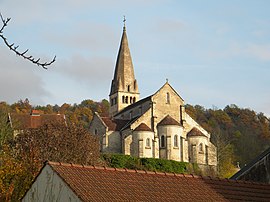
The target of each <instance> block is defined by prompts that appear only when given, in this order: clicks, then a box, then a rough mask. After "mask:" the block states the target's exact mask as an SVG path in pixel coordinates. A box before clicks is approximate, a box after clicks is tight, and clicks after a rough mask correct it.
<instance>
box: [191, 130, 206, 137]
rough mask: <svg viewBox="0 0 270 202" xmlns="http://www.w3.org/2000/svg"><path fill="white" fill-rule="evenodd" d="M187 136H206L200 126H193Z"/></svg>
mask: <svg viewBox="0 0 270 202" xmlns="http://www.w3.org/2000/svg"><path fill="white" fill-rule="evenodd" d="M187 136H188V137H195V136H204V137H206V136H205V135H204V134H203V133H202V132H201V131H200V130H199V129H198V128H192V130H191V131H189V132H188V134H187Z"/></svg>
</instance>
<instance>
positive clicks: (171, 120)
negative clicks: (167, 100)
mask: <svg viewBox="0 0 270 202" xmlns="http://www.w3.org/2000/svg"><path fill="white" fill-rule="evenodd" d="M158 125H159V126H165V125H176V126H179V125H180V123H178V121H176V120H175V119H174V118H172V117H171V116H170V115H167V116H166V117H165V118H164V119H162V120H161V121H160V122H159V123H158Z"/></svg>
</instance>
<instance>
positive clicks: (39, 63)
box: [0, 13, 56, 69]
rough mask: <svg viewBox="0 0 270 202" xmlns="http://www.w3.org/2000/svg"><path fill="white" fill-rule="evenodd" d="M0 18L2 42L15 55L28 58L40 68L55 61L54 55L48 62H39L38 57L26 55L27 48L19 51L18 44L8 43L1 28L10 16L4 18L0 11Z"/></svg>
mask: <svg viewBox="0 0 270 202" xmlns="http://www.w3.org/2000/svg"><path fill="white" fill-rule="evenodd" d="M0 18H1V21H2V23H3V25H2V27H1V28H0V37H1V38H2V39H3V41H4V43H5V44H6V46H7V47H8V48H9V49H10V50H11V51H13V52H15V53H16V55H18V56H20V57H22V58H24V59H26V60H29V61H30V62H32V63H34V64H35V65H38V66H41V67H42V68H44V69H47V67H48V66H49V65H51V64H52V63H54V62H55V60H56V56H54V58H53V59H52V60H51V61H50V62H43V63H42V62H39V61H40V58H38V59H35V58H34V57H33V56H32V55H30V56H27V55H26V53H27V52H28V49H27V50H25V51H24V52H19V51H18V50H17V49H18V48H19V46H14V43H12V44H10V43H9V42H8V40H7V38H6V37H5V36H4V34H3V30H4V29H5V27H6V26H7V25H8V22H9V21H10V19H11V18H6V19H4V18H3V16H2V14H1V13H0Z"/></svg>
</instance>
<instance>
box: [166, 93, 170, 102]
mask: <svg viewBox="0 0 270 202" xmlns="http://www.w3.org/2000/svg"><path fill="white" fill-rule="evenodd" d="M166 103H167V104H170V93H167V94H166Z"/></svg>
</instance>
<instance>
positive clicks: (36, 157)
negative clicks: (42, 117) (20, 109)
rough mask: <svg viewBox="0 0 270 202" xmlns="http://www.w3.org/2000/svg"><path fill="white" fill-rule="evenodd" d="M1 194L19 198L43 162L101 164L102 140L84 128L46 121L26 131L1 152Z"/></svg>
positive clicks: (6, 197) (3, 196) (8, 197)
mask: <svg viewBox="0 0 270 202" xmlns="http://www.w3.org/2000/svg"><path fill="white" fill-rule="evenodd" d="M0 158H1V163H0V177H1V179H2V181H1V182H0V197H1V199H5V200H7V201H9V200H11V201H17V200H19V199H20V198H21V197H22V196H23V194H24V193H25V191H26V190H27V189H28V188H29V186H30V185H31V183H32V181H33V179H34V177H35V176H36V175H37V174H38V172H39V170H40V168H41V167H42V165H43V163H44V161H46V160H50V161H57V162H67V163H76V164H84V165H94V164H95V165H102V162H101V161H100V153H99V143H98V140H97V138H96V137H94V136H93V135H91V134H90V133H89V132H88V131H87V130H86V129H84V128H83V127H78V126H76V125H74V124H70V125H66V124H65V123H47V124H45V125H43V126H42V127H40V128H37V129H27V130H24V131H23V132H22V133H21V134H20V135H18V136H17V137H16V138H15V139H14V141H10V142H9V143H8V144H7V145H6V146H5V148H4V150H2V151H1V154H0Z"/></svg>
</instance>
